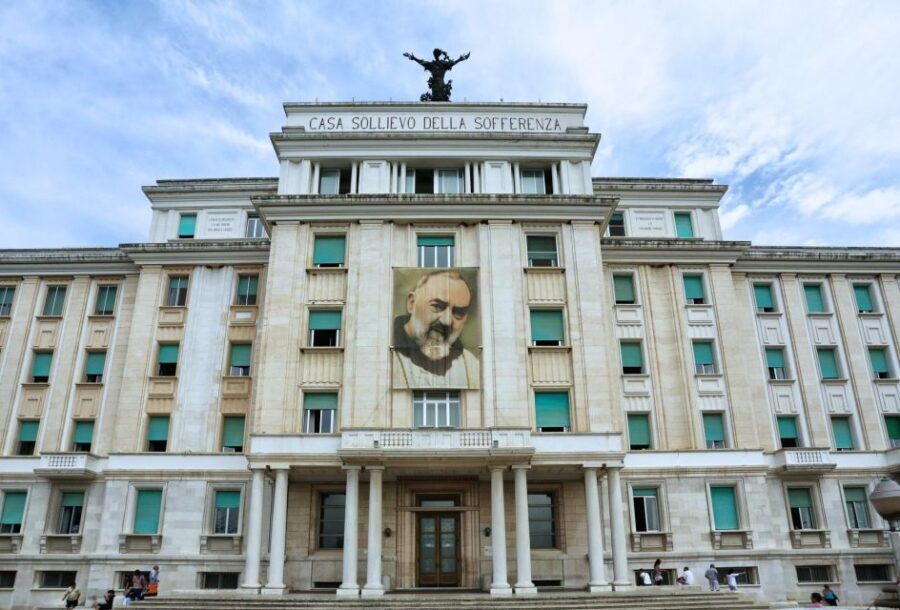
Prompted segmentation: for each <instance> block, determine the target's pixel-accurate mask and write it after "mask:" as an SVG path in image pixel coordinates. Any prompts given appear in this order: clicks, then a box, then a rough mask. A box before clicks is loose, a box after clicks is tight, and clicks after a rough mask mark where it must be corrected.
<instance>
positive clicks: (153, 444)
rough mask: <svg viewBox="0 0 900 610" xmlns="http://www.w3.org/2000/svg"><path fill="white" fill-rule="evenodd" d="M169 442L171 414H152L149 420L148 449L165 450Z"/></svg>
mask: <svg viewBox="0 0 900 610" xmlns="http://www.w3.org/2000/svg"><path fill="white" fill-rule="evenodd" d="M168 444H169V416H168V415H152V416H150V419H149V420H147V451H154V452H163V451H165V450H166V447H167V445H168Z"/></svg>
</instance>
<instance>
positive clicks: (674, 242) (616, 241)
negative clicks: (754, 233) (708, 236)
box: [601, 237, 750, 265]
mask: <svg viewBox="0 0 900 610" xmlns="http://www.w3.org/2000/svg"><path fill="white" fill-rule="evenodd" d="M748 248H750V242H747V241H708V240H701V239H657V238H644V239H642V238H635V237H631V238H621V237H606V238H604V239H603V240H602V241H601V252H602V254H603V261H604V262H605V263H616V264H621V263H642V264H657V265H669V264H677V263H687V264H697V263H720V264H722V263H724V264H734V263H735V262H736V261H737V260H738V259H739V258H740V256H741V255H742V254H743V253H744V252H745V251H746V250H747V249H748Z"/></svg>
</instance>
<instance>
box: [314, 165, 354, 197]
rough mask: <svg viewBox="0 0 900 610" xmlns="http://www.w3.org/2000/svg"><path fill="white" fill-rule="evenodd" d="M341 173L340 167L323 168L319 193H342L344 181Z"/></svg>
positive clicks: (320, 175) (320, 174)
mask: <svg viewBox="0 0 900 610" xmlns="http://www.w3.org/2000/svg"><path fill="white" fill-rule="evenodd" d="M341 173H342V172H341V170H339V169H323V170H321V171H319V194H320V195H340V194H341V182H343V180H341V178H342V176H341ZM348 191H349V189H348ZM345 192H346V191H345Z"/></svg>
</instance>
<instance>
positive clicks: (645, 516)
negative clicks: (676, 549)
mask: <svg viewBox="0 0 900 610" xmlns="http://www.w3.org/2000/svg"><path fill="white" fill-rule="evenodd" d="M658 493H659V491H658V490H657V489H656V488H655V487H635V488H633V489H632V490H631V496H632V504H633V506H634V531H636V532H658V531H660V527H659V498H658Z"/></svg>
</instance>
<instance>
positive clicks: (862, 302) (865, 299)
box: [853, 284, 875, 313]
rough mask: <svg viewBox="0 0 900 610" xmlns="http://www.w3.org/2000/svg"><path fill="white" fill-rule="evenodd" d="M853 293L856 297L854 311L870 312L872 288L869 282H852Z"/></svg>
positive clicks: (872, 308)
mask: <svg viewBox="0 0 900 610" xmlns="http://www.w3.org/2000/svg"><path fill="white" fill-rule="evenodd" d="M853 294H854V296H855V297H856V311H858V312H859V313H872V312H873V311H875V308H874V307H873V306H872V288H871V286H870V285H869V284H853Z"/></svg>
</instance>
